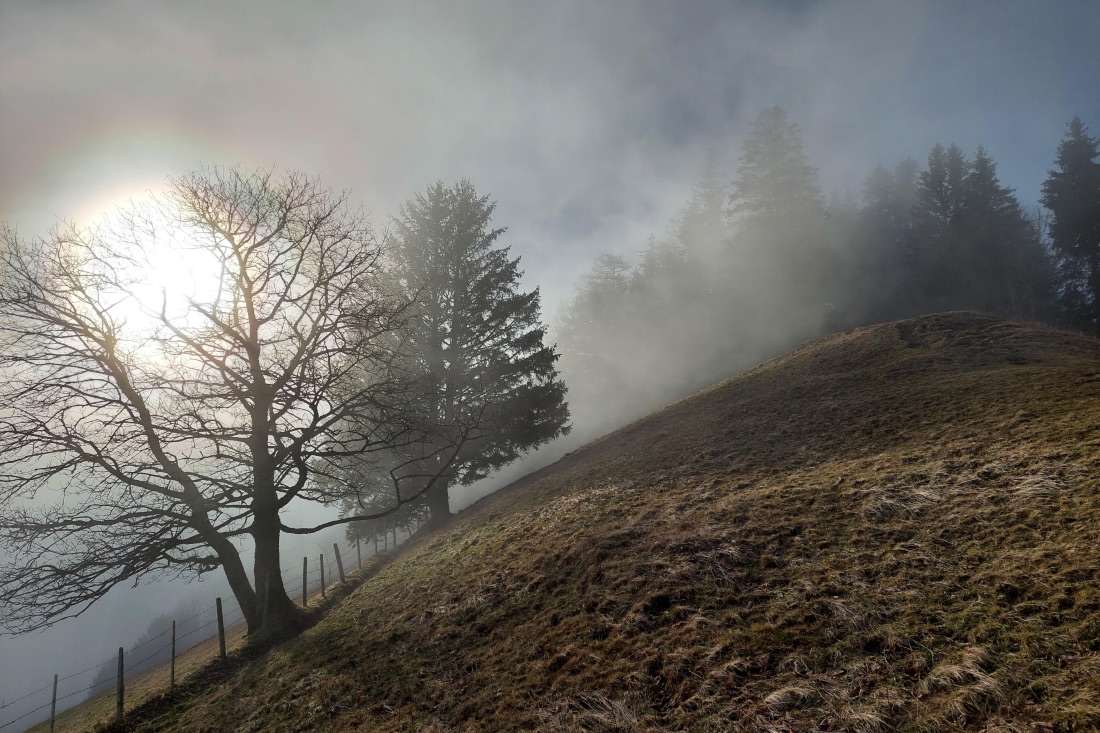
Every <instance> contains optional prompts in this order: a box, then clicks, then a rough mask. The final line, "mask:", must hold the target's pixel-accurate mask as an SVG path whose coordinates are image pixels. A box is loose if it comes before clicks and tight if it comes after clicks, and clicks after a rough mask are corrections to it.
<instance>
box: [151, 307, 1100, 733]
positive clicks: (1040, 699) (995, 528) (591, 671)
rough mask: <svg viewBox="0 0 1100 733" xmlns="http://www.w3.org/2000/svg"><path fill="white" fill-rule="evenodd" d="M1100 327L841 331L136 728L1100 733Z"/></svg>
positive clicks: (565, 468)
mask: <svg viewBox="0 0 1100 733" xmlns="http://www.w3.org/2000/svg"><path fill="white" fill-rule="evenodd" d="M1098 465H1100V342H1098V341H1096V340H1094V339H1091V338H1087V337H1084V336H1081V335H1078V334H1072V333H1068V332H1063V331H1057V330H1054V329H1049V328H1045V327H1039V326H1035V325H1030V324H1021V323H1011V322H1006V321H1003V320H999V319H996V318H991V317H987V316H981V315H977V314H969V313H947V314H936V315H933V316H926V317H923V318H917V319H910V320H907V321H900V322H895V323H890V324H882V325H877V326H870V327H867V328H863V329H858V330H855V331H852V332H848V333H843V334H834V335H832V336H827V337H825V338H823V339H818V340H815V341H812V342H809V343H807V344H804V345H803V346H801V347H798V348H797V349H794V350H793V351H790V352H788V353H787V354H784V355H782V356H779V357H777V358H775V359H772V360H770V361H768V362H766V363H765V364H762V365H760V366H758V367H755V368H754V369H751V370H749V371H747V372H745V373H744V374H741V375H738V376H736V377H733V378H730V379H727V380H724V381H722V382H720V383H718V384H716V385H714V386H712V387H710V388H708V389H705V390H703V391H702V392H700V393H698V394H696V395H694V396H692V397H689V398H685V399H684V400H680V401H677V402H675V403H672V404H671V405H668V406H666V407H665V408H662V409H661V410H658V411H656V412H654V413H652V414H651V415H649V416H647V417H645V418H642V419H641V420H638V421H635V422H634V423H631V424H630V425H627V426H625V427H623V428H621V429H620V430H617V431H615V432H613V433H610V434H609V435H607V436H604V437H603V438H600V439H597V440H596V441H593V442H591V443H589V444H588V445H586V446H583V447H582V448H579V449H577V450H576V451H574V452H573V453H571V454H569V455H567V456H566V457H564V458H563V459H561V460H560V461H559V462H557V463H555V464H553V465H551V466H548V467H546V468H543V469H541V470H540V471H536V472H535V473H533V474H531V475H529V476H527V477H525V478H523V479H520V480H519V481H517V482H515V483H514V484H513V485H512V486H510V487H508V488H506V489H504V490H502V491H501V492H498V493H497V494H494V495H492V496H490V497H487V498H485V499H483V500H482V501H480V502H478V504H476V505H475V506H474V507H472V508H471V509H470V510H468V511H467V512H464V513H463V514H462V515H460V516H459V517H457V518H456V519H455V521H454V522H453V524H452V525H451V526H450V527H448V528H447V529H446V530H445V531H443V532H440V533H437V534H434V535H430V536H426V537H421V538H417V539H415V540H414V541H413V542H412V543H411V544H410V546H409V547H408V548H407V549H405V550H404V551H403V553H402V554H401V555H400V556H399V557H398V558H396V559H395V560H394V561H393V563H392V564H390V565H389V566H387V567H386V568H385V569H384V570H382V571H381V572H379V573H378V574H377V575H376V576H375V577H373V578H372V579H371V580H370V581H368V582H367V583H365V584H364V585H363V586H362V587H360V588H359V589H358V590H356V591H355V592H354V593H353V594H352V595H351V596H350V597H349V599H348V600H347V601H346V602H345V603H344V604H343V605H342V606H341V607H340V608H338V609H336V610H334V611H333V613H332V614H331V616H330V617H329V618H328V619H326V620H325V621H324V622H322V623H321V624H319V625H318V626H317V627H315V628H314V629H311V630H309V631H307V632H306V633H305V634H303V636H302V637H301V638H300V639H298V640H295V641H293V642H291V643H288V644H286V645H284V646H283V647H281V648H278V649H276V650H274V651H272V652H271V653H270V654H268V655H267V656H266V657H264V658H262V659H260V660H257V661H256V662H254V663H252V664H251V665H249V666H247V667H245V668H244V669H242V670H241V671H240V672H238V673H237V674H236V676H235V677H234V678H233V679H231V680H229V681H228V682H227V683H226V684H225V685H223V686H221V687H219V688H217V689H213V690H210V691H208V692H206V693H204V694H202V695H200V696H199V697H198V698H197V699H195V700H192V701H189V702H186V703H181V704H180V705H179V706H177V707H176V708H174V709H172V710H171V711H169V712H168V713H161V714H159V715H158V716H155V717H152V718H151V719H147V720H145V721H140V722H138V721H135V722H134V723H133V724H134V725H135V727H136V729H138V730H168V729H172V730H177V729H178V730H228V729H233V730H271V729H285V730H349V729H363V730H367V729H369V730H379V731H405V730H423V731H452V730H463V731H467V730H469V731H476V730H485V731H489V730H593V731H635V730H637V731H642V730H693V731H696V730H697V731H711V730H863V731H878V730H883V731H885V730H902V731H920V730H966V729H974V730H977V729H985V730H994V729H996V730H1020V731H1024V730H1088V729H1094V728H1096V727H1098V726H1100V584H1098V583H1097V581H1098V580H1100V486H1098V483H1097V480H1096V478H1095V477H1096V475H1097V472H1096V469H1097V467H1098Z"/></svg>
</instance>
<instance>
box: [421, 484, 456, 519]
mask: <svg viewBox="0 0 1100 733" xmlns="http://www.w3.org/2000/svg"><path fill="white" fill-rule="evenodd" d="M449 483H450V482H449V481H447V480H446V479H443V478H440V479H439V480H438V481H436V483H435V485H434V486H432V487H431V488H430V489H428V492H427V494H425V496H424V501H425V503H426V504H427V505H428V511H429V512H430V513H431V519H430V520H429V521H430V522H431V523H432V524H434V525H440V524H444V523H445V522H446V521H447V520H448V519H450V517H451V506H450V501H449V500H448V497H447V486H448V485H449Z"/></svg>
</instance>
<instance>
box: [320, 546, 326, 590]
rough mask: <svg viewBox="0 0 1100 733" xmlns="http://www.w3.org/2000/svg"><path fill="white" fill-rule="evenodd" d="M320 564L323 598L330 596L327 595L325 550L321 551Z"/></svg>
mask: <svg viewBox="0 0 1100 733" xmlns="http://www.w3.org/2000/svg"><path fill="white" fill-rule="evenodd" d="M320 565H321V597H322V598H328V596H326V595H325V553H323V552H322V553H321V561H320Z"/></svg>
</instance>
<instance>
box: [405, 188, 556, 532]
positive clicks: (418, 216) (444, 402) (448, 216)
mask: <svg viewBox="0 0 1100 733" xmlns="http://www.w3.org/2000/svg"><path fill="white" fill-rule="evenodd" d="M495 207H496V204H495V203H494V202H491V201H489V198H488V197H487V196H478V195H477V193H476V191H475V190H474V186H473V184H471V183H470V182H469V181H467V180H462V181H459V182H458V183H456V184H455V185H454V186H451V187H448V186H445V185H444V184H443V183H441V182H436V183H434V184H432V185H430V186H429V187H428V189H427V191H426V192H425V193H423V194H417V195H416V196H414V197H413V198H412V199H410V200H409V201H407V202H406V203H405V205H404V206H402V208H401V214H400V216H399V217H398V218H397V219H396V221H395V222H394V224H395V229H396V234H397V240H398V241H397V246H396V248H395V251H394V253H393V258H394V276H395V277H396V278H397V279H398V281H399V283H400V285H401V286H402V287H404V288H405V289H406V290H407V291H408V292H409V293H410V294H411V295H413V296H414V297H415V301H416V306H415V317H414V319H413V322H412V323H411V324H410V327H409V328H408V329H407V330H406V335H405V340H404V343H403V345H402V347H401V348H400V353H401V354H402V356H403V358H404V359H405V361H406V363H407V365H408V368H410V369H411V370H413V371H414V372H415V373H416V375H417V377H418V378H419V380H420V382H421V384H422V386H423V387H424V390H423V392H424V394H425V395H426V396H427V398H426V399H425V400H424V404H423V407H422V409H423V410H424V411H425V412H426V413H427V414H426V415H425V416H424V419H425V420H426V422H427V423H428V424H434V425H435V426H436V431H437V432H438V434H439V435H441V436H444V437H445V439H444V440H443V441H442V445H443V446H445V447H446V448H445V450H435V449H434V447H433V446H426V447H422V448H424V450H425V452H424V456H425V458H424V460H425V463H426V466H425V471H424V473H425V475H435V474H436V473H437V471H438V466H433V465H432V464H438V463H448V464H449V466H448V467H447V468H446V470H445V471H444V473H443V478H442V479H441V480H436V481H435V483H434V484H433V485H432V486H431V487H429V488H428V490H427V492H426V494H425V499H426V503H427V505H428V507H429V509H430V512H431V517H432V520H433V521H439V520H441V519H443V518H445V517H446V516H447V515H448V514H449V508H448V494H447V488H448V485H449V484H450V483H453V482H454V481H458V482H461V483H464V484H468V483H472V482H473V481H475V480H477V479H480V478H483V477H485V476H486V475H488V473H490V472H491V471H493V470H495V469H497V468H500V467H502V466H504V465H506V464H508V463H510V462H512V461H513V460H515V459H516V458H517V457H519V456H520V455H522V454H523V453H524V452H526V451H528V450H530V449H532V448H535V447H536V446H538V445H541V444H542V443H545V442H547V441H549V440H552V439H553V438H556V437H558V436H559V435H564V434H566V433H567V432H568V431H569V426H568V420H569V410H568V407H567V405H566V402H565V385H564V384H563V383H562V381H561V380H560V379H559V378H558V373H557V369H556V366H555V362H556V361H557V359H558V355H557V354H556V353H555V350H554V348H553V347H552V346H548V345H546V344H544V343H543V340H544V336H545V333H546V328H545V326H544V325H543V324H542V322H541V320H540V312H539V291H538V289H537V288H536V289H535V290H532V291H530V292H523V291H521V290H520V287H519V278H520V275H521V274H522V273H521V272H520V270H519V258H511V257H510V256H509V250H508V248H507V247H500V246H498V245H497V240H498V239H499V238H500V236H501V234H503V233H504V231H505V230H504V229H502V228H498V229H492V228H490V226H489V223H490V220H491V218H492V214H493V210H494V209H495ZM455 448H457V450H455Z"/></svg>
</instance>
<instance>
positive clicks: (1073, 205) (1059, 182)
mask: <svg viewBox="0 0 1100 733" xmlns="http://www.w3.org/2000/svg"><path fill="white" fill-rule="evenodd" d="M1097 158H1100V146H1098V140H1097V138H1095V137H1090V136H1089V134H1088V130H1087V128H1086V127H1085V124H1084V123H1083V122H1082V121H1081V118H1080V117H1074V118H1073V120H1072V121H1070V123H1069V125H1068V126H1067V131H1066V136H1065V138H1064V139H1063V140H1062V142H1061V143H1060V144H1059V145H1058V150H1057V153H1056V156H1055V159H1054V164H1055V166H1056V167H1055V168H1054V169H1052V170H1050V171H1048V173H1047V179H1046V181H1044V182H1043V194H1042V199H1041V201H1042V204H1043V206H1045V207H1046V208H1047V209H1049V210H1050V213H1051V218H1050V229H1049V235H1050V241H1051V243H1052V245H1053V246H1054V249H1055V251H1056V252H1057V253H1058V254H1059V255H1060V257H1061V259H1062V262H1061V263H1060V264H1061V267H1062V271H1063V275H1064V277H1065V279H1066V282H1065V285H1064V290H1063V294H1062V295H1063V301H1064V302H1065V303H1066V304H1067V306H1068V310H1070V311H1071V312H1070V313H1069V316H1070V318H1071V320H1072V321H1073V322H1074V323H1076V324H1077V325H1079V326H1081V327H1084V328H1087V329H1088V330H1090V331H1092V332H1094V333H1096V334H1098V335H1100V162H1098V161H1097Z"/></svg>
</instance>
